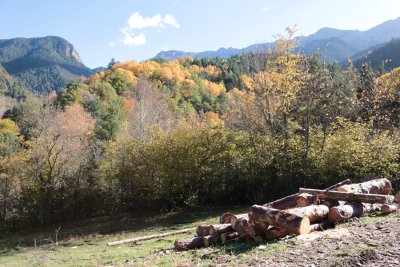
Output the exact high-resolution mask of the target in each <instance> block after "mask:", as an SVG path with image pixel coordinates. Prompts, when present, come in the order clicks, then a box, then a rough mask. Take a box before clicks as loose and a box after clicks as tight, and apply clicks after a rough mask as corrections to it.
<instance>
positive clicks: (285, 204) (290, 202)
mask: <svg viewBox="0 0 400 267" xmlns="http://www.w3.org/2000/svg"><path fill="white" fill-rule="evenodd" d="M346 184H351V180H350V179H346V180H344V181H341V182H339V183H337V184H334V185H331V186H329V187H328V188H326V189H325V190H326V191H329V190H333V189H336V188H337V187H339V186H342V185H346ZM298 195H299V194H298V193H296V194H292V195H289V196H286V197H283V198H281V199H278V200H275V201H272V202H270V203H266V204H264V205H263V206H264V207H270V208H274V209H278V210H285V209H290V208H295V207H296V205H297V203H296V197H297V196H298Z"/></svg>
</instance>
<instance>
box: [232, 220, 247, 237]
mask: <svg viewBox="0 0 400 267" xmlns="http://www.w3.org/2000/svg"><path fill="white" fill-rule="evenodd" d="M249 228H250V222H249V220H248V219H247V218H239V219H237V220H236V221H235V225H234V226H233V229H234V230H235V231H236V232H238V233H239V234H240V235H246V234H247V233H248V232H249Z"/></svg>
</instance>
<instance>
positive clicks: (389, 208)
mask: <svg viewBox="0 0 400 267" xmlns="http://www.w3.org/2000/svg"><path fill="white" fill-rule="evenodd" d="M397 209H398V206H397V204H395V203H393V204H383V205H382V207H381V212H382V213H383V214H389V213H393V212H396V211H397Z"/></svg>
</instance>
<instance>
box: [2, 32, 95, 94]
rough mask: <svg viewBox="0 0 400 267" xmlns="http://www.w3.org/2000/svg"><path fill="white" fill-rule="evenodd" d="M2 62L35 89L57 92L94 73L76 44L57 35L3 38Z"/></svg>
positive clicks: (28, 85)
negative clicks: (71, 82) (72, 82)
mask: <svg viewBox="0 0 400 267" xmlns="http://www.w3.org/2000/svg"><path fill="white" fill-rule="evenodd" d="M0 63H1V64H2V66H3V67H4V69H6V70H7V72H8V73H9V74H11V75H12V76H14V77H16V78H18V79H19V80H21V81H22V82H24V83H25V84H26V85H27V87H28V88H30V89H31V90H33V91H36V92H50V91H53V90H56V91H58V90H60V89H61V88H63V87H64V86H65V85H66V84H67V83H68V82H70V81H73V80H76V79H78V78H79V77H81V76H89V75H91V74H92V70H91V69H89V68H87V67H86V66H85V65H84V64H83V63H82V60H81V58H80V56H79V53H78V51H77V50H76V49H75V47H74V46H73V45H72V44H71V43H69V42H68V41H67V40H65V39H64V38H61V37H58V36H45V37H35V38H14V39H7V40H0Z"/></svg>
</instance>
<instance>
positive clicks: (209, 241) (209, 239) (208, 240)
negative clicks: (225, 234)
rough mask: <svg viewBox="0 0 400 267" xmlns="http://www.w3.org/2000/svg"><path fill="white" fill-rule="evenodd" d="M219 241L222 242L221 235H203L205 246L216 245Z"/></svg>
mask: <svg viewBox="0 0 400 267" xmlns="http://www.w3.org/2000/svg"><path fill="white" fill-rule="evenodd" d="M218 243H221V238H220V237H219V235H208V236H203V245H204V246H205V247H209V246H211V245H216V244H218Z"/></svg>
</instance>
